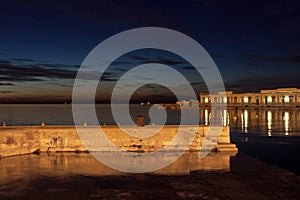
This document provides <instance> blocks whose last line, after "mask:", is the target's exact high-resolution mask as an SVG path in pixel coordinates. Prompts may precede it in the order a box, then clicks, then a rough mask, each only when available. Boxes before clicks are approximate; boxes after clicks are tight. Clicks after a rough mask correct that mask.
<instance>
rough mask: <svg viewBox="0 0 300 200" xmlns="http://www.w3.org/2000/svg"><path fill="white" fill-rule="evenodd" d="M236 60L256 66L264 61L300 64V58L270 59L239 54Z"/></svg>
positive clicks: (268, 57) (270, 57)
mask: <svg viewBox="0 0 300 200" xmlns="http://www.w3.org/2000/svg"><path fill="white" fill-rule="evenodd" d="M238 58H239V59H241V60H245V61H247V62H249V63H252V64H257V62H264V61H267V62H274V63H300V56H287V57H272V56H264V55H256V54H241V55H239V56H238Z"/></svg>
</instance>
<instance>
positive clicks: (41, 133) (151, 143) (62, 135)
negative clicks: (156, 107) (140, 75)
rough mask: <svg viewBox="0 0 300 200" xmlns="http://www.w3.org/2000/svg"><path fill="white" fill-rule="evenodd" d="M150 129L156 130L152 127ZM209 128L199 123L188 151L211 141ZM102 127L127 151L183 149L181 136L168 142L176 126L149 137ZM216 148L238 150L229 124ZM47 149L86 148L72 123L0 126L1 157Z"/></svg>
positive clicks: (92, 129)
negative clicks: (208, 135)
mask: <svg viewBox="0 0 300 200" xmlns="http://www.w3.org/2000/svg"><path fill="white" fill-rule="evenodd" d="M81 128H82V129H85V130H88V131H89V132H90V134H91V136H93V133H96V132H97V131H98V128H96V127H81ZM135 128H136V127H135ZM153 128H154V129H155V126H153ZM210 128H213V127H210ZM125 129H133V127H126V128H125ZM141 129H143V127H141ZM185 129H186V131H187V132H188V130H191V128H190V127H188V126H186V127H184V130H185ZM208 129H209V127H206V126H199V127H198V131H197V132H196V133H195V139H194V140H193V142H192V144H191V146H190V147H189V148H188V149H187V150H190V151H196V150H200V148H201V147H202V144H203V142H204V140H205V139H206V140H208V141H209V140H210V138H209V137H205V136H206V134H207V132H208ZM102 130H103V131H104V133H105V134H106V136H107V137H108V138H109V139H110V140H111V142H112V143H114V144H115V145H116V146H119V147H120V148H121V149H123V150H126V151H134V152H135V151H137V152H149V151H155V150H157V149H161V148H164V147H165V146H166V145H169V144H171V145H172V146H173V147H174V148H173V149H174V150H176V149H179V148H183V147H182V145H181V138H179V139H178V140H177V141H175V142H174V141H173V142H172V143H170V142H171V140H172V139H173V137H174V136H175V135H176V133H177V131H178V126H164V128H163V129H162V130H161V131H160V132H159V133H157V134H156V135H154V136H152V137H149V138H138V137H132V136H129V135H127V134H125V133H124V132H123V131H122V130H121V129H120V128H119V127H117V126H106V127H102ZM141 131H142V130H141ZM183 139H184V138H183ZM183 139H182V140H183ZM209 142H215V141H209ZM86 145H88V144H86ZM215 148H216V149H217V150H219V151H237V148H236V147H235V145H234V144H230V135H229V127H223V128H222V133H221V135H220V136H219V138H218V144H217V145H215ZM99 150H100V151H102V150H105V151H110V150H112V149H110V148H108V145H107V144H106V143H103V144H101V147H100V149H99ZM47 151H48V152H68V151H79V152H81V151H87V149H86V147H85V145H83V143H82V141H81V139H80V138H79V136H78V134H77V130H76V128H75V127H73V126H44V127H37V126H32V127H30V126H8V127H1V128H0V157H6V156H13V155H20V154H28V153H33V152H47Z"/></svg>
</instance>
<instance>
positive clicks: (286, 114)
mask: <svg viewBox="0 0 300 200" xmlns="http://www.w3.org/2000/svg"><path fill="white" fill-rule="evenodd" d="M283 121H284V130H285V135H289V122H290V114H289V112H284V116H283Z"/></svg>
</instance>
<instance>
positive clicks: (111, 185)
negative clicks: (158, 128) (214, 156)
mask: <svg viewBox="0 0 300 200" xmlns="http://www.w3.org/2000/svg"><path fill="white" fill-rule="evenodd" d="M3 160H4V159H2V160H0V162H1V161H3ZM67 165H71V164H70V163H67ZM72 165H73V164H72ZM51 170H53V169H52V168H51ZM55 170H56V171H55ZM54 172H55V173H54V174H55V175H53V174H47V173H40V174H39V173H36V175H35V176H31V177H29V178H28V177H27V178H24V177H26V176H17V177H15V178H13V179H9V178H6V180H1V183H0V199H23V200H24V199H33V200H34V199H53V200H54V199H55V200H57V199H58V200H59V199H64V200H65V199H74V200H75V199H90V200H94V199H215V200H217V199H222V200H223V199H239V200H240V199H255V200H259V199H272V200H273V199H285V200H286V199H300V194H299V191H300V178H299V176H296V175H295V174H293V173H291V172H288V171H286V170H283V169H280V168H278V167H274V166H271V165H270V164H267V163H265V162H262V161H260V160H258V159H256V158H253V157H251V156H247V155H245V154H241V153H239V154H238V155H237V156H236V157H232V158H231V161H230V171H228V170H218V171H191V172H190V173H189V174H187V175H174V174H173V175H155V174H124V173H115V172H114V173H111V175H109V174H108V173H106V174H103V175H100V174H98V173H96V174H90V173H88V174H87V173H65V172H64V171H61V168H59V167H58V168H56V169H54ZM11 173H13V172H11ZM24 173H28V172H25V171H24Z"/></svg>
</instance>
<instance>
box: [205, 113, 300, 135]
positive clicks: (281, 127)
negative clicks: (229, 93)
mask: <svg viewBox="0 0 300 200" xmlns="http://www.w3.org/2000/svg"><path fill="white" fill-rule="evenodd" d="M200 112H204V119H203V120H202V121H201V122H202V123H203V124H204V125H209V116H210V115H211V112H210V110H209V109H205V110H203V111H201V110H200ZM220 112H221V113H222V125H223V126H228V125H229V124H230V127H231V130H233V131H235V132H240V133H250V134H259V135H266V136H284V135H285V136H296V135H297V136H299V135H300V127H299V125H298V123H297V119H298V118H299V117H300V110H298V109H289V110H288V109H286V110H284V111H282V110H279V109H272V108H271V109H268V110H267V109H254V108H252V109H251V108H250V109H226V110H222V111H220ZM201 116H203V115H201Z"/></svg>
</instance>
